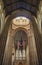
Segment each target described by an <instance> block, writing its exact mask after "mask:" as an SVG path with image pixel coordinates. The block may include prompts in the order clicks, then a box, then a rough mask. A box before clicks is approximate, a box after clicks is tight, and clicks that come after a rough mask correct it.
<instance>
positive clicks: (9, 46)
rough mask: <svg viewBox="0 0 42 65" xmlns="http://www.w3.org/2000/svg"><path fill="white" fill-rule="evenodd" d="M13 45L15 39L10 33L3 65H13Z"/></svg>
mask: <svg viewBox="0 0 42 65" xmlns="http://www.w3.org/2000/svg"><path fill="white" fill-rule="evenodd" d="M12 45H13V38H12V36H11V34H10V32H9V33H8V37H7V42H6V47H5V52H4V57H3V63H2V65H10V64H11V62H10V60H11V56H12Z"/></svg>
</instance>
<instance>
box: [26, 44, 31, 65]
mask: <svg viewBox="0 0 42 65" xmlns="http://www.w3.org/2000/svg"><path fill="white" fill-rule="evenodd" d="M26 61H27V65H30V64H29V62H30V61H29V46H28V44H27V49H26Z"/></svg>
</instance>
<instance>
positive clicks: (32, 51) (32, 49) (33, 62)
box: [28, 28, 38, 65]
mask: <svg viewBox="0 0 42 65" xmlns="http://www.w3.org/2000/svg"><path fill="white" fill-rule="evenodd" d="M28 45H29V55H30V65H38V56H37V50H36V44H35V38H34V32H33V29H32V28H31V29H30V30H28Z"/></svg>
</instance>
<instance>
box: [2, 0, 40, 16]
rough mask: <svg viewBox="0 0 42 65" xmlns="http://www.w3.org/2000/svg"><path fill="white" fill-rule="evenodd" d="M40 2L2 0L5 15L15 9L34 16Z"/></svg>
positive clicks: (31, 0) (37, 0)
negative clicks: (25, 11)
mask: <svg viewBox="0 0 42 65" xmlns="http://www.w3.org/2000/svg"><path fill="white" fill-rule="evenodd" d="M39 2H40V0H3V3H4V9H5V12H6V15H9V14H11V13H12V12H13V11H15V10H17V9H20V10H22V9H25V10H27V11H29V12H31V13H32V14H33V15H35V16H36V13H37V11H38V7H39Z"/></svg>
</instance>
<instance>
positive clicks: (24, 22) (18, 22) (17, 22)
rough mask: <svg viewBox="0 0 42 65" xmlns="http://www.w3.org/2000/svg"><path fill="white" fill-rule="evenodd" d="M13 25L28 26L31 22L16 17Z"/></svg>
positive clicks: (24, 18)
mask: <svg viewBox="0 0 42 65" xmlns="http://www.w3.org/2000/svg"><path fill="white" fill-rule="evenodd" d="M12 23H13V24H14V25H19V26H20V25H22V26H23V25H25V26H26V25H28V24H29V23H30V20H29V19H28V18H26V17H22V16H21V17H16V18H14V19H13V20H12Z"/></svg>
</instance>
